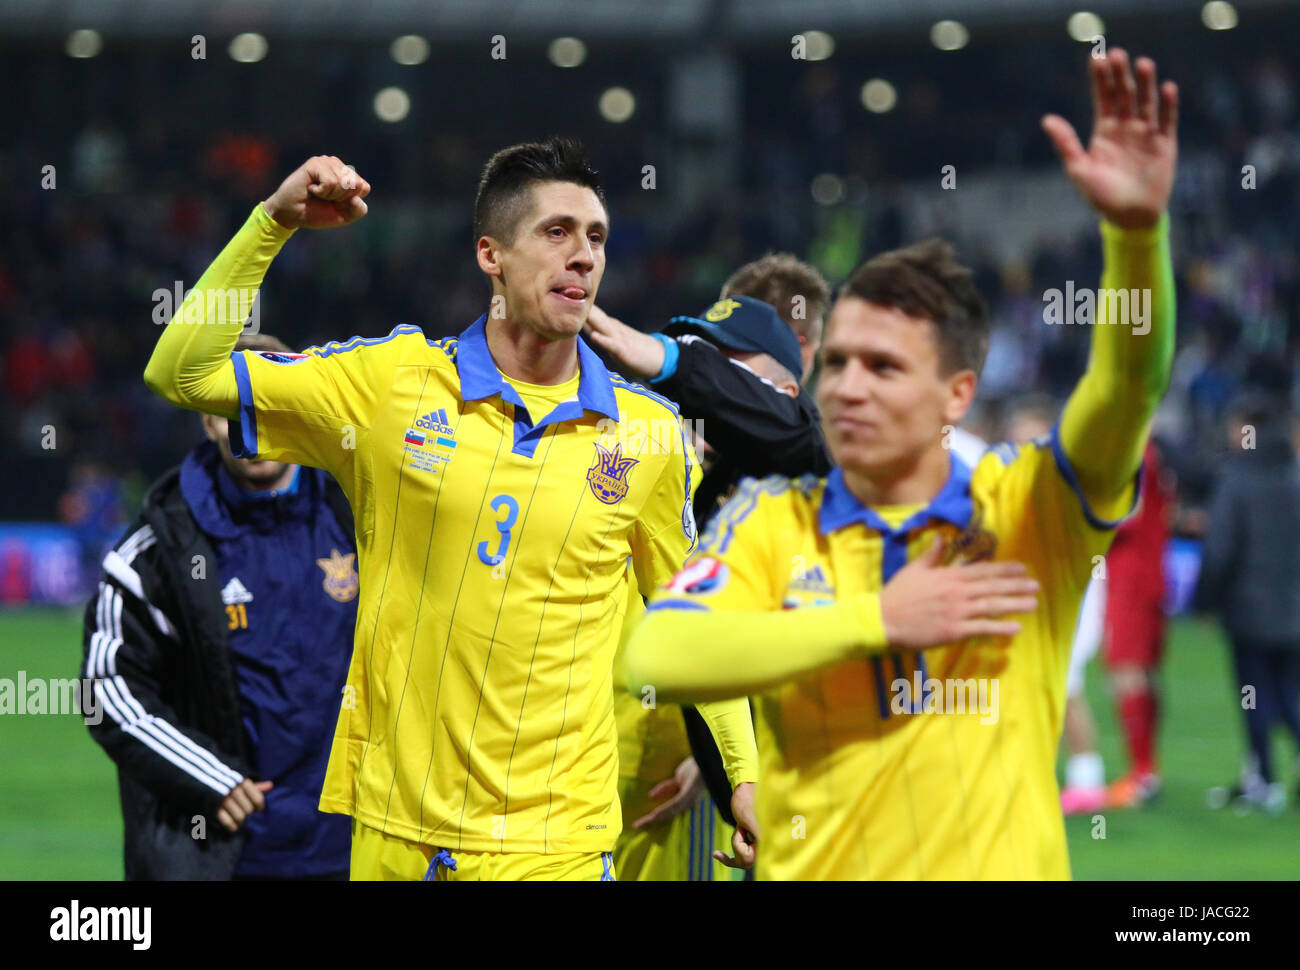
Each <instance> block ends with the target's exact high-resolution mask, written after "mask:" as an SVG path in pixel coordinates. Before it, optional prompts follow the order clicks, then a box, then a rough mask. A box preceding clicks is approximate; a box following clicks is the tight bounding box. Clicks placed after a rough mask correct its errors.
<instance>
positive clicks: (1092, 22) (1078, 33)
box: [1065, 10, 1106, 44]
mask: <svg viewBox="0 0 1300 970" xmlns="http://www.w3.org/2000/svg"><path fill="white" fill-rule="evenodd" d="M1065 29H1066V30H1067V31H1069V33H1070V36H1071V37H1072V38H1073V39H1074V40H1077V41H1079V42H1080V43H1082V44H1091V43H1092V42H1093V41H1095V40H1096V39H1097V38H1098V37H1102V36H1104V35H1105V33H1106V25H1105V24H1104V23H1102V21H1101V18H1100V17H1098V16H1097V15H1096V14H1095V13H1092V12H1090V11H1088V10H1080V11H1078V12H1077V13H1072V14H1070V19H1069V20H1068V21H1066V24H1065Z"/></svg>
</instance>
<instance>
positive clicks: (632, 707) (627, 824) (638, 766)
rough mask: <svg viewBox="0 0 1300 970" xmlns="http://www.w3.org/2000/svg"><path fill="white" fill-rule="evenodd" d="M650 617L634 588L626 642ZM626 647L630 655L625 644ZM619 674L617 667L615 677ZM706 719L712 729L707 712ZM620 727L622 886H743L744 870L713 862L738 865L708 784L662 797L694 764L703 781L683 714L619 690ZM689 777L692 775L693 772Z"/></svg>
mask: <svg viewBox="0 0 1300 970" xmlns="http://www.w3.org/2000/svg"><path fill="white" fill-rule="evenodd" d="M644 614H645V605H644V603H643V602H642V600H641V597H640V594H639V593H638V592H637V591H636V589H635V587H634V588H632V596H631V597H630V599H629V603H628V608H627V616H626V618H625V620H624V640H625V639H626V637H627V635H628V634H629V633H630V632H631V630H632V629H633V628H634V627H635V624H636V623H638V622H639V621H640V619H641V617H642V616H644ZM619 646H620V649H622V647H623V646H624V643H623V642H620V645H619ZM618 666H619V665H618V664H617V663H616V664H615V670H617V669H618ZM704 713H705V720H706V723H707V722H708V715H709V711H708V710H707V706H706V709H705V712H704ZM614 719H615V721H616V723H617V724H618V800H619V804H620V805H621V806H622V809H623V831H622V832H621V833H620V834H619V837H618V841H617V842H616V843H615V844H614V866H615V868H616V869H617V871H618V878H619V879H620V880H626V881H641V882H712V881H715V880H717V881H720V882H730V881H735V880H739V879H742V878H743V876H744V871H743V869H742V868H738V867H737V868H732V867H730V866H728V865H726V864H725V863H723V862H720V861H718V860H716V859H714V857H713V853H714V852H715V851H720V852H723V853H725V854H726V855H727V856H728V857H730V855H731V853H730V852H729V851H728V850H729V848H730V847H731V845H732V837H733V834H734V831H735V830H734V829H733V827H732V826H730V825H728V824H727V823H726V820H725V819H723V817H722V815H721V814H720V813H719V812H718V808H717V805H716V804H715V803H714V801H713V798H712V797H711V796H710V795H709V794H708V793H707V792H704V791H703V787H704V786H703V781H702V780H701V781H700V782H699V784H698V785H695V786H691V787H690V788H689V789H688V790H687V791H682V790H680V789H678V790H677V791H673V792H669V793H667V794H660V793H657V792H656V789H660V788H670V787H672V785H673V784H674V783H676V784H679V785H680V784H681V782H680V780H679V778H678V775H679V772H682V771H683V770H684V766H685V763H686V762H687V761H688V760H689V761H690V765H691V767H693V771H694V774H695V776H696V778H697V779H698V778H699V768H698V767H695V766H694V759H692V758H691V746H690V741H689V740H688V739H687V736H686V723H685V721H684V720H683V717H682V709H681V706H680V705H678V704H663V705H660V704H658V703H656V700H655V698H654V696H653V695H652V694H650V693H649V692H643V693H642V694H640V695H636V696H634V695H632V694H629V693H628V692H627V691H626V690H624V689H622V685H620V684H617V683H616V684H615V685H614ZM717 739H718V738H717V734H716V732H715V740H717ZM739 761H743V759H738V758H736V757H735V756H734V754H732V755H731V756H728V755H726V754H724V757H723V762H724V764H728V765H733V766H734V765H736V764H737V763H738V762H739ZM685 770H686V771H687V773H688V774H689V773H690V768H686V769H685ZM733 771H734V768H733ZM728 781H729V782H730V783H731V784H732V786H733V787H736V786H738V784H739V783H740V782H741V779H739V778H737V777H736V776H735V775H734V774H733V775H731V776H729V777H728ZM678 798H681V799H689V800H690V805H689V807H687V808H686V809H685V810H683V811H676V812H675V813H674V814H671V815H669V816H668V817H666V818H654V816H655V815H656V814H657V813H660V814H661V813H664V812H666V811H671V809H669V808H668V807H667V803H668V802H671V801H674V800H676V799H678ZM648 818H649V819H653V820H651V821H649V823H648V824H644V825H642V826H641V827H640V828H637V827H636V824H635V823H637V822H638V821H641V820H643V819H648Z"/></svg>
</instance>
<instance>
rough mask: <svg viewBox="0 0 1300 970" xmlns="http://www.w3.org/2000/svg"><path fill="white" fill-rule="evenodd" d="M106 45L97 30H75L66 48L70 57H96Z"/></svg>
mask: <svg viewBox="0 0 1300 970" xmlns="http://www.w3.org/2000/svg"><path fill="white" fill-rule="evenodd" d="M103 46H104V41H103V39H102V38H100V36H99V31H97V30H74V31H73V32H72V33H70V34H68V43H67V46H66V47H65V48H64V49H65V50H66V51H67V52H68V56H69V57H94V56H95V55H96V54H98V53H99V52H100V50H101V49H102V48H103Z"/></svg>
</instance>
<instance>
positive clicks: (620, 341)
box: [587, 295, 831, 528]
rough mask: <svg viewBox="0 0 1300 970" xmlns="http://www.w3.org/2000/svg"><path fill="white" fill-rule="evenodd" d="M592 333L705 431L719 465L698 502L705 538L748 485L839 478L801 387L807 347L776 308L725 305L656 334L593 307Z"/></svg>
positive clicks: (735, 299) (731, 299)
mask: <svg viewBox="0 0 1300 970" xmlns="http://www.w3.org/2000/svg"><path fill="white" fill-rule="evenodd" d="M587 333H588V335H589V336H590V337H591V340H592V342H593V343H594V344H595V345H596V346H597V347H599V348H601V349H602V350H604V351H606V352H607V353H609V354H610V356H612V357H613V358H614V359H615V360H616V361H617V362H618V364H619V365H620V367H621V369H623V370H624V371H625V372H626V373H627V374H628V376H629V377H632V378H634V379H639V380H646V381H648V382H649V384H650V387H651V388H653V389H654V390H655V391H657V392H658V393H660V394H662V395H664V397H667V398H668V399H669V400H671V401H673V402H674V403H675V404H676V405H677V407H678V410H679V411H681V414H682V417H683V418H686V419H688V420H690V421H691V422H692V423H693V424H695V426H696V427H697V428H699V427H702V428H703V437H704V438H705V440H706V443H707V445H708V449H707V450H708V451H710V452H712V461H711V463H710V464H709V466H708V470H707V471H706V472H705V474H704V479H703V481H701V482H700V487H699V488H698V489H696V492H695V502H694V507H695V521H696V522H697V523H698V524H699V525H700V527H701V528H703V527H704V524H705V523H706V522H707V521H708V520H709V518H711V517H712V515H713V513H714V512H715V511H716V510H717V508H718V506H720V505H721V504H722V502H724V501H725V500H726V498H727V497H728V495H729V494H730V492H731V491H732V490H734V488H735V486H736V484H737V483H738V482H739V481H740V479H741V478H744V477H746V476H751V475H752V476H756V477H758V476H764V475H805V474H813V475H825V474H827V473H828V472H829V471H830V467H831V465H830V452H829V451H828V450H827V448H826V439H825V438H824V437H823V435H822V431H821V427H820V422H819V420H818V415H817V406H816V405H815V404H814V403H813V401H812V398H811V397H810V396H809V395H808V394H807V393H806V392H805V391H804V390H803V389H802V387H801V386H800V385H801V381H802V379H803V378H804V376H805V369H804V358H803V350H802V348H801V346H800V338H799V337H798V336H797V335H796V334H795V332H794V331H793V330H792V329H791V327H790V326H789V325H788V324H787V323H786V322H785V321H784V320H782V319H781V317H780V315H779V314H778V313H777V310H776V308H775V307H773V306H772V305H771V304H768V303H764V302H762V301H761V300H758V299H755V298H754V297H751V296H735V295H733V296H725V297H723V298H722V299H720V300H718V301H717V302H716V303H714V304H713V305H712V306H710V307H709V308H708V309H706V310H705V311H704V312H703V313H701V314H700V315H699V316H678V317H673V318H672V319H671V320H669V322H668V325H667V326H666V327H664V329H663V331H662V332H660V333H654V334H646V333H642V332H640V331H639V330H636V329H634V328H632V327H629V326H627V325H626V324H624V323H622V322H620V321H618V320H615V319H613V318H612V317H610V316H609V315H608V314H606V313H604V312H603V311H602V310H601V309H600V308H599V307H593V309H592V312H591V314H590V317H589V319H588V322H587ZM814 351H815V348H814Z"/></svg>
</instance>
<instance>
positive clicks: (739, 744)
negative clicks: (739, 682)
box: [696, 697, 758, 788]
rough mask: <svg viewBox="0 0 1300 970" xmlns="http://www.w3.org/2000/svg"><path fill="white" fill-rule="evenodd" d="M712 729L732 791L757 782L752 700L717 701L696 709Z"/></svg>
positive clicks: (756, 744) (710, 729)
mask: <svg viewBox="0 0 1300 970" xmlns="http://www.w3.org/2000/svg"><path fill="white" fill-rule="evenodd" d="M696 710H697V711H699V712H700V716H701V717H703V718H704V723H705V724H707V725H708V726H709V733H710V734H712V735H713V742H714V744H716V745H717V746H718V751H719V752H720V753H721V754H722V766H723V769H724V770H725V771H726V773H727V781H729V782H731V787H732V788H735V787H736V786H737V785H743V784H745V783H746V782H757V781H758V741H757V740H755V738H754V718H753V715H752V714H751V713H750V711H749V698H747V697H737V698H735V699H734V700H729V701H714V702H713V703H711V704H701V705H699V707H697V708H696Z"/></svg>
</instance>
